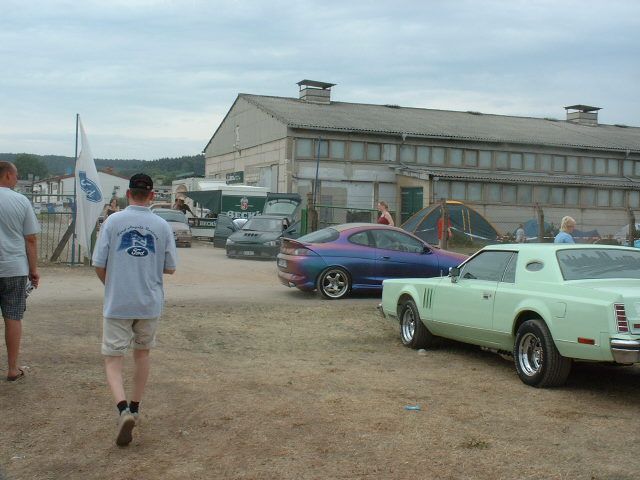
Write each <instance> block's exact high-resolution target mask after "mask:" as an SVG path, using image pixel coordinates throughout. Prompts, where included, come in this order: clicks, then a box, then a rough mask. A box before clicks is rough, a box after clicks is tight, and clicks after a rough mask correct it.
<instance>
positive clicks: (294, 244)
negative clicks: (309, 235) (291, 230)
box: [282, 237, 309, 248]
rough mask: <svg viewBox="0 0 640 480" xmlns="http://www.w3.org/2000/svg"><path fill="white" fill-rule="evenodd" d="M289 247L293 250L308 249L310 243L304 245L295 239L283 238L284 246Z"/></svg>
mask: <svg viewBox="0 0 640 480" xmlns="http://www.w3.org/2000/svg"><path fill="white" fill-rule="evenodd" d="M285 245H286V246H288V247H291V248H296V247H306V246H307V245H309V244H308V243H303V242H300V241H298V240H296V239H294V238H287V237H283V238H282V246H285Z"/></svg>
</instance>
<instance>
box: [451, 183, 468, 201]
mask: <svg viewBox="0 0 640 480" xmlns="http://www.w3.org/2000/svg"><path fill="white" fill-rule="evenodd" d="M464 192H465V184H464V182H451V198H452V199H454V200H464Z"/></svg>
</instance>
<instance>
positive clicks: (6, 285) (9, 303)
mask: <svg viewBox="0 0 640 480" xmlns="http://www.w3.org/2000/svg"><path fill="white" fill-rule="evenodd" d="M26 289H27V277H26V276H24V277H0V309H1V310H2V316H3V317H4V318H7V319H9V320H22V317H23V316H24V311H25V310H26V309H27V294H26Z"/></svg>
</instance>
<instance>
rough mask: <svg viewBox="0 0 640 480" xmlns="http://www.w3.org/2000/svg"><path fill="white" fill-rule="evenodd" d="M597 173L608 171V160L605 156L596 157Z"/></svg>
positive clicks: (602, 173)
mask: <svg viewBox="0 0 640 480" xmlns="http://www.w3.org/2000/svg"><path fill="white" fill-rule="evenodd" d="M595 165H596V166H595V174H596V175H604V174H605V173H607V161H606V160H605V159H604V158H596V163H595Z"/></svg>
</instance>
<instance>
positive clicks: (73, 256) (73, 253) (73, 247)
mask: <svg viewBox="0 0 640 480" xmlns="http://www.w3.org/2000/svg"><path fill="white" fill-rule="evenodd" d="M79 120H80V114H79V113H76V161H75V164H74V165H73V216H72V218H71V224H72V225H73V240H72V241H71V265H73V264H75V263H76V230H75V228H76V215H77V214H78V213H77V212H78V197H77V192H76V184H77V182H78V179H77V178H76V175H77V173H76V167H77V165H78V123H79ZM78 260H79V259H78Z"/></svg>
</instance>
